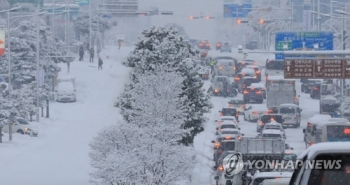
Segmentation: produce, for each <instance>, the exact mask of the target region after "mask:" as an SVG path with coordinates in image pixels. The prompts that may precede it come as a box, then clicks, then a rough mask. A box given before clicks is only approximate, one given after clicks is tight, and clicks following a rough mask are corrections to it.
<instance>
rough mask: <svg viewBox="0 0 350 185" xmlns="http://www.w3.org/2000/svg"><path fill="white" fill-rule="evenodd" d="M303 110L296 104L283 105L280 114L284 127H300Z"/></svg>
mask: <svg viewBox="0 0 350 185" xmlns="http://www.w3.org/2000/svg"><path fill="white" fill-rule="evenodd" d="M301 111H302V109H301V108H300V107H299V106H298V105H295V104H281V105H280V107H279V110H278V114H281V115H282V118H283V126H284V127H286V126H294V127H295V128H298V127H300V122H301Z"/></svg>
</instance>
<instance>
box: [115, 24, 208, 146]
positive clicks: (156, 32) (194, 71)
mask: <svg viewBox="0 0 350 185" xmlns="http://www.w3.org/2000/svg"><path fill="white" fill-rule="evenodd" d="M142 33H143V36H144V38H143V39H142V40H140V41H139V42H138V43H137V44H136V47H135V49H134V50H133V51H132V52H131V54H130V55H129V57H128V59H127V61H126V62H124V65H126V66H128V67H132V68H133V71H132V72H131V75H130V79H131V82H133V83H131V84H129V85H127V86H126V87H125V91H124V93H123V94H122V95H121V96H120V97H119V100H118V102H117V107H119V108H120V109H121V114H122V115H123V116H124V118H125V119H126V120H127V121H130V115H129V114H126V112H128V110H129V109H133V106H132V95H131V94H130V93H129V92H130V90H131V89H133V86H134V84H135V83H138V77H139V75H142V74H145V73H149V72H153V71H155V70H156V69H157V68H159V67H160V66H166V67H167V68H168V69H176V70H177V72H179V73H180V74H181V75H182V76H183V77H185V78H184V80H183V88H182V90H183V92H184V93H183V94H182V95H181V96H184V95H186V96H188V102H187V103H188V105H187V106H186V112H187V116H186V120H185V123H184V124H183V125H182V126H181V127H182V128H183V129H189V130H191V133H190V134H189V135H187V136H184V137H183V138H182V143H184V144H190V143H193V139H194V137H195V136H196V135H197V134H198V133H200V132H202V131H203V130H204V127H203V122H204V121H205V120H206V119H205V117H204V114H205V113H207V112H209V111H210V109H211V107H212V105H211V103H210V98H209V96H207V95H205V94H204V93H203V92H202V91H201V89H202V87H203V82H202V81H201V78H200V75H199V74H198V67H197V66H196V64H195V63H194V62H193V60H192V59H191V58H193V57H195V55H196V53H198V51H195V50H194V49H193V48H192V47H191V46H190V45H189V44H188V43H186V42H184V39H183V37H182V36H181V35H179V34H178V31H177V30H176V29H174V28H172V27H159V28H155V27H153V28H151V29H148V30H145V31H143V32H142Z"/></svg>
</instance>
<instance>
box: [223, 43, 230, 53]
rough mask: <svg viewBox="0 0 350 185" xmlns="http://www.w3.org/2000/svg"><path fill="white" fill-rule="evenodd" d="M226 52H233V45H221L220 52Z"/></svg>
mask: <svg viewBox="0 0 350 185" xmlns="http://www.w3.org/2000/svg"><path fill="white" fill-rule="evenodd" d="M224 51H227V52H230V53H231V52H232V48H231V45H230V43H228V42H224V43H223V44H222V45H221V48H220V52H221V53H222V52H224Z"/></svg>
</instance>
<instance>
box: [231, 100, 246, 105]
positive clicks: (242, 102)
mask: <svg viewBox="0 0 350 185" xmlns="http://www.w3.org/2000/svg"><path fill="white" fill-rule="evenodd" d="M230 104H244V101H243V100H231V101H230Z"/></svg>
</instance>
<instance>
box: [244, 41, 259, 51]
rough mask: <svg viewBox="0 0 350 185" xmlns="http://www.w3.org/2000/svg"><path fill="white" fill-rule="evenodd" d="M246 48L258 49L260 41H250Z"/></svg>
mask: <svg viewBox="0 0 350 185" xmlns="http://www.w3.org/2000/svg"><path fill="white" fill-rule="evenodd" d="M245 48H246V49H250V50H253V49H258V42H257V41H249V42H248V43H247V44H246V45H245Z"/></svg>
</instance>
